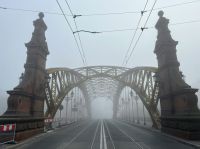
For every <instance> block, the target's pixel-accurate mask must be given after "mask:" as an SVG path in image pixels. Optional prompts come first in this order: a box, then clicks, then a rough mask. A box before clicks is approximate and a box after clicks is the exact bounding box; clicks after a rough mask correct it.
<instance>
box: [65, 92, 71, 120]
mask: <svg viewBox="0 0 200 149" xmlns="http://www.w3.org/2000/svg"><path fill="white" fill-rule="evenodd" d="M69 99H70V97H69V96H68V95H67V96H66V97H65V101H66V123H67V113H68V112H67V110H68V108H67V107H68V101H69Z"/></svg>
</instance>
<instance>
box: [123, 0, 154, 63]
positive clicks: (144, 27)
mask: <svg viewBox="0 0 200 149" xmlns="http://www.w3.org/2000/svg"><path fill="white" fill-rule="evenodd" d="M156 2H157V0H155V1H154V3H153V6H152V8H151V11H150V12H149V15H148V17H147V19H146V21H145V23H144V26H143V27H142V28H141V33H140V34H139V36H138V38H137V40H136V42H135V44H134V46H133V48H132V50H131V53H130V55H129V57H127V60H126V62H125V66H126V65H127V63H128V61H129V60H130V58H131V56H132V54H133V51H134V50H135V48H136V46H137V44H138V42H139V40H140V38H141V36H142V33H143V31H144V30H145V29H147V27H146V25H147V22H148V21H149V18H150V16H151V14H152V11H153V8H154V7H155V5H156Z"/></svg>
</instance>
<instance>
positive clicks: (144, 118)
mask: <svg viewBox="0 0 200 149" xmlns="http://www.w3.org/2000/svg"><path fill="white" fill-rule="evenodd" d="M143 120H144V125H146V117H145V111H144V104H143Z"/></svg>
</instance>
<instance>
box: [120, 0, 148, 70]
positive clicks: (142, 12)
mask: <svg viewBox="0 0 200 149" xmlns="http://www.w3.org/2000/svg"><path fill="white" fill-rule="evenodd" d="M147 4H148V0H147V1H146V3H145V5H144V8H143V10H142V11H141V16H140V19H139V21H138V23H137V27H136V30H135V32H134V34H133V37H132V39H131V42H130V44H129V47H128V49H127V51H126V54H125V57H124V60H123V62H122V66H123V65H124V63H125V60H126V59H127V56H128V54H129V52H130V49H131V46H132V44H133V41H134V39H135V35H136V33H137V30H138V27H139V25H140V22H141V20H142V17H143V14H144V13H145V12H146V11H145V9H146V7H147Z"/></svg>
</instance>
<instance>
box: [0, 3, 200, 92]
mask: <svg viewBox="0 0 200 149" xmlns="http://www.w3.org/2000/svg"><path fill="white" fill-rule="evenodd" d="M59 1H60V3H61V5H62V7H63V9H64V10H65V12H66V13H67V14H69V10H68V8H67V6H66V4H65V3H64V0H59ZM189 1H193V0H158V2H157V3H156V6H155V8H157V7H162V6H168V5H173V4H178V3H183V2H189ZM68 2H69V4H70V6H71V9H72V11H73V12H74V14H82V15H84V14H85V15H86V14H96V13H115V12H130V11H141V10H142V9H143V7H144V4H145V2H146V0H109V1H108V0H84V1H83V0H81V1H80V0H73V1H72V0H68ZM153 2H154V0H149V4H148V6H147V9H150V8H151V7H152V5H153ZM0 6H1V7H9V8H19V9H30V10H39V11H44V12H46V11H49V12H58V13H60V9H59V7H58V5H57V3H56V0H42V1H41V0H34V1H33V0H32V1H30V0H29V1H27V0H17V1H13V0H1V1H0ZM163 10H164V12H165V14H164V16H165V17H167V18H169V19H170V23H180V22H187V21H193V20H200V16H199V14H200V0H199V1H196V2H195V3H191V4H187V5H182V6H177V7H172V8H167V9H163ZM157 12H158V10H156V11H153V13H152V14H151V17H150V19H149V21H148V23H147V27H153V26H154V25H155V23H156V21H157V19H158V16H157ZM148 13H149V12H147V13H145V15H144V17H143V18H142V23H141V24H140V27H141V26H143V24H144V22H145V21H146V18H147V16H148ZM139 17H140V14H123V15H104V16H83V17H79V18H77V19H76V21H77V25H78V28H79V29H85V30H90V31H104V30H115V29H127V28H128V29H130V28H136V24H137V22H138V19H139ZM0 18H1V21H0V22H1V28H0V44H1V46H0V51H1V55H0V56H1V58H0V70H1V73H0V91H6V90H10V89H13V88H14V87H15V86H16V85H17V83H18V81H19V79H18V78H19V76H20V74H21V73H22V72H23V71H24V68H23V65H24V63H25V60H26V48H25V46H24V43H26V42H29V41H30V38H31V34H32V32H33V24H32V21H33V20H35V19H37V18H38V13H35V12H24V11H14V10H4V9H0ZM68 19H69V21H70V23H71V24H72V27H73V29H74V30H75V27H74V24H73V20H72V18H71V17H68ZM44 20H45V22H46V24H47V26H48V30H47V32H46V38H47V43H48V47H49V51H50V55H49V56H48V59H47V67H48V68H50V67H69V68H76V67H82V66H83V64H82V61H81V58H80V55H79V53H78V49H77V47H76V44H75V42H74V39H73V35H72V33H71V32H70V29H69V27H68V25H67V24H66V22H65V20H64V17H63V16H62V15H53V14H45V18H44ZM169 28H170V30H171V33H172V37H173V39H174V40H177V41H179V44H178V46H177V54H178V59H179V61H180V63H181V67H180V68H181V70H182V71H183V73H184V75H185V76H186V81H187V83H189V84H190V85H192V86H193V87H200V85H199V84H200V76H199V73H200V69H199V65H200V60H199V56H200V23H199V22H196V23H190V24H183V25H176V26H170V27H169ZM133 33H134V31H124V32H112V33H102V34H88V33H80V36H81V39H82V43H83V48H84V51H85V54H86V59H87V63H88V65H90V66H91V65H118V66H121V65H122V61H123V58H124V56H125V53H126V51H127V49H128V46H129V44H130V40H131V38H132V36H133ZM139 33H140V30H139V31H138V34H139ZM138 34H137V35H138ZM156 35H157V32H156V30H155V29H154V28H151V29H148V30H145V31H144V33H143V35H142V37H141V39H140V41H139V43H138V45H137V47H136V49H135V51H134V53H133V56H132V57H131V59H130V61H129V63H128V65H127V67H136V66H157V60H156V56H155V54H154V53H153V50H154V46H155V41H156ZM136 37H137V36H136ZM136 39H137V38H136ZM134 43H135V41H134Z"/></svg>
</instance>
